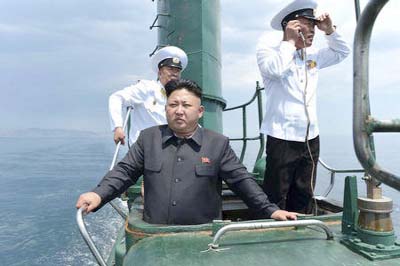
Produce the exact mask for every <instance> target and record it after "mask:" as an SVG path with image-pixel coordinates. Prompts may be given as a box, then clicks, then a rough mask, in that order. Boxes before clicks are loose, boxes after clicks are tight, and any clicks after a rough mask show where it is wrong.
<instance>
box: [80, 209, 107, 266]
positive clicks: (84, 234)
mask: <svg viewBox="0 0 400 266" xmlns="http://www.w3.org/2000/svg"><path fill="white" fill-rule="evenodd" d="M85 209H86V206H83V207H81V208H80V209H79V210H78V211H77V212H76V223H77V224H78V227H79V232H80V233H81V235H82V238H83V240H85V242H86V244H87V245H88V247H89V249H90V251H91V252H92V254H93V256H94V257H95V259H96V261H97V263H98V264H99V265H101V266H107V264H106V262H105V260H104V259H103V257H102V256H101V254H100V252H99V250H98V249H97V247H96V245H95V244H94V242H93V240H92V238H91V237H90V234H89V232H88V231H87V230H86V225H85V222H84V220H83V216H84V215H85Z"/></svg>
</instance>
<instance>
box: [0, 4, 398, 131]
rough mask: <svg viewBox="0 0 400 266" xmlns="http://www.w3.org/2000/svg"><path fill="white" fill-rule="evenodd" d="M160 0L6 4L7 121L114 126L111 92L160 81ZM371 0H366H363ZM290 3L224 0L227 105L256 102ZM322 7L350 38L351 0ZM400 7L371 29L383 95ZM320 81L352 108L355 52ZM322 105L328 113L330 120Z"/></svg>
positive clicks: (324, 98) (394, 65)
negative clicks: (259, 57)
mask: <svg viewBox="0 0 400 266" xmlns="http://www.w3.org/2000/svg"><path fill="white" fill-rule="evenodd" d="M156 2H157V1H155V2H152V1H142V0H134V1H132V0H120V1H118V3H116V2H115V1H94V0H88V1H78V0H68V1H65V0H64V1H62V0H61V1H50V0H37V1H27V0H20V1H3V2H2V3H1V4H0V16H1V17H2V21H1V24H0V38H1V40H2V41H1V42H0V71H1V72H2V77H1V78H0V87H1V91H2V97H0V113H1V114H2V127H36V126H37V125H40V126H42V127H57V128H62V127H70V128H82V129H90V130H92V129H93V128H95V129H96V130H100V131H101V130H104V131H108V114H107V106H106V105H107V104H106V102H107V98H108V96H109V94H110V93H111V92H113V91H115V90H117V89H120V88H122V87H124V86H127V85H129V84H130V83H132V82H134V81H135V80H137V79H143V78H146V79H153V78H154V73H152V71H151V70H150V64H149V57H148V55H149V54H150V53H151V52H152V51H153V49H154V48H155V46H156V43H157V33H156V31H150V30H149V26H150V24H151V23H152V22H153V20H154V18H155V15H156V10H157V7H156V5H157V4H156ZM286 2H287V1H286ZM366 2H367V1H361V3H362V6H364V5H365V4H366ZM283 4H284V2H283V1H281V0H252V1H251V3H250V2H248V1H241V0H221V34H222V37H221V41H222V84H223V90H222V93H223V97H224V98H226V99H227V100H228V106H232V105H234V104H240V103H243V102H245V101H247V99H250V97H251V96H252V95H253V93H254V88H255V82H256V81H257V80H259V81H261V79H260V75H259V71H258V67H257V63H256V58H255V52H256V46H257V43H258V41H259V39H260V37H262V36H263V37H264V39H265V41H269V42H271V41H272V40H274V41H279V39H280V38H281V33H280V32H277V31H271V29H270V27H269V20H270V19H271V17H272V16H273V15H274V14H275V13H276V12H277V11H278V9H279V7H280V6H282V5H283ZM320 6H321V8H320V9H321V10H328V11H329V12H330V13H331V15H332V17H333V19H334V21H335V23H336V24H337V25H338V30H340V32H341V33H342V34H343V35H344V37H345V39H346V40H348V41H349V42H350V43H352V41H353V34H354V30H355V15H354V9H353V2H351V3H350V2H349V1H335V2H334V3H333V2H332V1H331V0H321V1H320ZM399 9H400V6H399V1H390V2H389V3H388V4H387V6H386V7H385V8H384V9H383V11H382V17H381V16H380V18H379V19H378V21H377V22H376V28H374V32H373V41H372V43H371V60H370V61H371V72H372V73H371V75H370V78H371V87H373V91H374V95H376V97H378V98H379V99H381V98H380V97H384V96H386V95H388V94H389V93H392V94H393V98H395V97H396V95H398V90H396V89H395V88H396V85H397V84H399V82H400V80H399V78H400V77H399V75H390V78H388V73H389V70H390V71H394V72H396V73H397V72H399V64H398V62H397V60H393V58H397V57H398V54H399V48H398V47H400V43H399V42H400V39H399V38H395V37H394V36H398V33H399V32H398V31H399V30H398V28H396V27H388V25H395V21H394V20H395V19H397V14H396V12H397V11H398V10H399ZM319 35H320V36H319V37H318V39H317V40H316V45H321V46H322V45H324V40H323V38H322V36H321V34H319ZM338 77H340V85H335V83H334V82H332V80H335V81H336V80H338ZM320 85H321V90H320V91H319V100H320V106H321V107H323V106H325V105H331V104H332V106H333V104H334V103H335V104H338V103H340V102H341V101H345V106H351V103H348V102H350V101H351V97H352V96H351V95H352V59H351V58H349V59H346V61H345V62H343V63H342V64H340V65H338V66H335V67H333V68H329V69H326V70H324V71H323V72H322V73H321V79H320ZM338 88H340V89H338ZM338 92H340V93H338ZM397 98H398V97H397ZM383 102H384V101H383ZM381 105H384V104H381ZM378 107H380V106H379V104H378ZM383 107H384V109H387V108H389V107H386V106H383ZM350 108H351V107H345V109H346V110H345V111H344V112H345V113H344V115H346V116H351V114H348V113H347V110H348V109H350ZM376 109H378V108H376ZM322 110H323V108H321V115H320V118H321V120H324V119H326V117H325V116H326V114H325V113H324V112H325V111H322ZM379 110H380V108H379ZM337 112H339V113H340V112H341V111H340V110H338V111H337ZM382 112H383V111H382ZM328 113H329V112H328ZM22 117H24V119H22ZM328 118H329V119H330V117H328ZM349 119H350V118H349ZM66 121H68V123H67V122H66Z"/></svg>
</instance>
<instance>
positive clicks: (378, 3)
mask: <svg viewBox="0 0 400 266" xmlns="http://www.w3.org/2000/svg"><path fill="white" fill-rule="evenodd" d="M388 1H389V0H371V1H369V2H368V4H367V6H366V7H365V8H364V10H363V12H362V14H361V17H360V18H359V21H358V23H357V28H356V32H355V36H354V57H353V65H354V70H353V76H354V84H353V97H354V99H353V141H354V149H355V151H356V155H357V158H358V160H359V161H360V163H361V165H362V166H363V167H364V169H365V170H366V172H367V173H368V174H369V175H370V176H371V177H372V178H374V179H377V180H379V181H381V182H383V183H385V184H386V185H388V186H390V187H393V188H395V189H397V190H400V177H399V176H396V175H395V174H393V173H390V172H389V171H386V170H385V169H383V168H381V167H380V166H379V165H378V163H377V162H376V158H375V156H374V152H373V145H374V144H373V140H372V138H371V137H372V133H373V132H400V121H399V120H392V121H389V120H385V121H378V120H376V119H374V118H372V117H371V114H370V104H369V84H368V81H369V77H368V74H369V73H368V69H369V44H370V39H371V32H372V28H373V25H374V23H375V20H376V18H377V16H378V14H379V13H380V11H381V9H382V8H383V6H384V5H385V4H386V3H387V2H388Z"/></svg>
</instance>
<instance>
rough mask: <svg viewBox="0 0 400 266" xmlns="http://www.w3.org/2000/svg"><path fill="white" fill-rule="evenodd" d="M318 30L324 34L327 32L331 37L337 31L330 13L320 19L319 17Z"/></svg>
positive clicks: (324, 14)
mask: <svg viewBox="0 0 400 266" xmlns="http://www.w3.org/2000/svg"><path fill="white" fill-rule="evenodd" d="M317 20H318V21H317V28H318V29H319V30H321V31H323V32H325V34H326V35H330V34H332V33H333V32H334V31H335V28H334V27H333V23H332V19H331V17H330V16H329V14H328V13H323V14H322V15H320V16H319V17H317Z"/></svg>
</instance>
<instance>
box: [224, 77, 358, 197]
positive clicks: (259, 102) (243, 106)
mask: <svg viewBox="0 0 400 266" xmlns="http://www.w3.org/2000/svg"><path fill="white" fill-rule="evenodd" d="M263 90H264V88H261V87H260V85H259V82H258V81H257V83H256V91H255V92H254V94H253V96H252V97H251V98H250V100H249V101H247V102H246V103H244V104H241V105H238V106H234V107H230V108H226V109H224V112H228V111H233V110H238V109H241V110H242V135H243V136H242V137H240V138H229V140H230V141H242V142H243V146H242V150H241V152H240V161H241V162H243V159H244V156H245V154H246V149H247V142H248V141H254V140H258V141H259V145H260V147H259V149H258V154H257V159H256V161H258V160H259V159H260V158H261V157H262V155H263V152H264V147H265V140H264V134H261V133H260V134H259V135H258V136H257V137H248V136H247V108H248V106H249V105H251V104H252V103H253V102H255V100H257V108H258V112H257V113H258V126H259V127H260V126H261V123H262V118H263V110H262V105H263V103H262V97H261V92H262V91H263ZM319 163H320V164H321V165H322V167H324V168H325V169H326V170H328V171H329V173H330V183H329V185H328V187H327V188H326V190H325V192H324V193H323V196H324V197H326V196H328V194H329V193H330V192H331V191H332V189H333V187H334V184H335V178H336V174H337V173H364V172H365V170H364V169H336V168H333V167H331V166H329V165H328V164H326V163H325V162H324V161H323V160H322V159H321V158H319Z"/></svg>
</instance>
